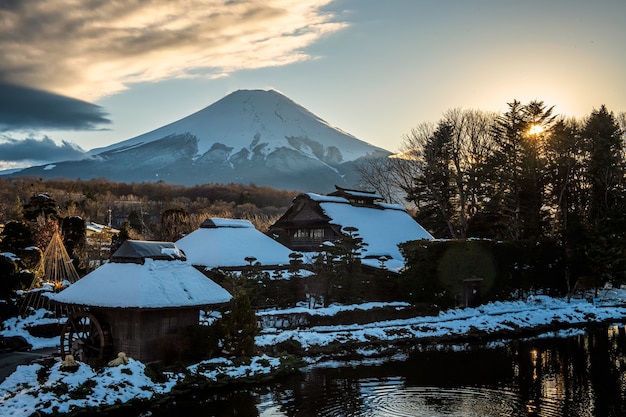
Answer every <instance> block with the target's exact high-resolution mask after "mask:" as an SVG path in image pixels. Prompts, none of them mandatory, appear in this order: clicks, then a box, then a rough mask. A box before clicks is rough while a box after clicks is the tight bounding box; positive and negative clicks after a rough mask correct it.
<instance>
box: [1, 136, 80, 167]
mask: <svg viewBox="0 0 626 417" xmlns="http://www.w3.org/2000/svg"><path fill="white" fill-rule="evenodd" d="M84 155H85V151H83V150H82V149H81V148H80V147H79V146H78V145H75V144H73V143H70V142H66V141H63V142H61V144H58V143H56V142H55V141H53V140H52V139H50V138H48V137H43V138H42V139H35V138H27V139H13V138H0V159H2V160H3V161H5V162H20V161H25V160H27V161H40V162H54V161H67V160H72V159H80V158H81V157H83V156H84Z"/></svg>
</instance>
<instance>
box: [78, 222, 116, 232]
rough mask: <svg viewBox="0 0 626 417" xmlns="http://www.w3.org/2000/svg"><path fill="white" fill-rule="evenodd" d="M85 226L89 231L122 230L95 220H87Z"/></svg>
mask: <svg viewBox="0 0 626 417" xmlns="http://www.w3.org/2000/svg"><path fill="white" fill-rule="evenodd" d="M85 227H86V228H87V231H88V232H92V233H102V232H105V231H106V232H111V233H119V232H120V231H119V230H117V229H113V228H112V227H109V226H105V225H103V224H99V223H94V222H85Z"/></svg>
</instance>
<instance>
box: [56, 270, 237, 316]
mask: <svg viewBox="0 0 626 417" xmlns="http://www.w3.org/2000/svg"><path fill="white" fill-rule="evenodd" d="M50 298H51V299H52V300H54V301H57V302H60V303H64V304H79V305H84V306H91V307H118V308H168V307H194V306H204V305H210V304H221V303H225V302H228V301H230V299H231V295H230V294H229V293H228V291H226V290H225V289H224V288H222V287H220V286H219V285H217V284H216V283H215V282H213V281H211V280H210V279H209V278H207V277H206V276H204V275H203V274H202V273H201V272H199V271H198V270H197V269H195V268H194V267H193V266H191V265H190V264H189V263H187V262H184V261H181V260H173V261H165V260H154V259H150V258H147V259H145V263H144V264H143V265H142V264H137V263H116V262H109V263H106V264H104V265H102V266H101V267H99V268H98V269H96V270H94V271H92V272H91V273H89V274H87V275H86V276H85V277H83V278H82V279H80V280H79V281H77V282H76V283H74V284H72V285H70V286H69V287H68V288H66V289H65V290H63V291H61V292H60V293H58V294H53V295H51V296H50Z"/></svg>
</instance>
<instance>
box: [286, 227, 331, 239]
mask: <svg viewBox="0 0 626 417" xmlns="http://www.w3.org/2000/svg"><path fill="white" fill-rule="evenodd" d="M293 237H294V238H295V239H323V238H324V229H298V230H296V232H295V233H294V235H293Z"/></svg>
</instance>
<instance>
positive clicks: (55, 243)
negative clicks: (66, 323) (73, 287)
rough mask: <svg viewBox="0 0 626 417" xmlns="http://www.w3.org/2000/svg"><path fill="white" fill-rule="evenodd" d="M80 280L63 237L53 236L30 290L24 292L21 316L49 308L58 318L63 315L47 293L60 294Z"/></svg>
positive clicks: (57, 233) (57, 234) (56, 234)
mask: <svg viewBox="0 0 626 417" xmlns="http://www.w3.org/2000/svg"><path fill="white" fill-rule="evenodd" d="M79 279H80V277H79V276H78V272H76V269H75V268H74V264H73V263H72V260H71V258H70V256H69V255H68V253H67V251H66V250H65V246H63V240H62V239H61V235H60V234H59V232H58V231H57V232H56V233H54V234H53V235H52V239H50V243H49V244H48V247H47V248H46V250H45V252H44V253H43V256H42V258H41V261H40V262H39V265H38V266H37V269H36V271H35V278H34V279H33V282H32V283H31V285H30V288H29V289H28V290H27V291H25V292H24V300H23V301H22V305H21V308H20V314H21V315H22V316H24V315H27V314H28V312H29V310H30V309H32V310H38V309H40V308H47V309H49V310H51V311H54V312H55V314H56V315H57V316H58V315H59V314H60V313H62V311H60V307H58V306H54V307H53V306H52V305H51V304H50V302H49V299H48V297H47V295H46V293H49V292H59V291H61V290H62V289H63V288H65V287H67V286H68V285H70V284H73V283H75V282H76V281H78V280H79ZM57 310H59V311H57Z"/></svg>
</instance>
